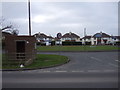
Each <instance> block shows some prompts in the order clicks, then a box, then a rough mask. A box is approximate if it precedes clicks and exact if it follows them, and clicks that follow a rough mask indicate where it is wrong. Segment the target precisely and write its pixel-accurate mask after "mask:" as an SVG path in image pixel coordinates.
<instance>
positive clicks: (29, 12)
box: [28, 0, 31, 36]
mask: <svg viewBox="0 0 120 90" xmlns="http://www.w3.org/2000/svg"><path fill="white" fill-rule="evenodd" d="M28 14H29V36H31V11H30V0H28Z"/></svg>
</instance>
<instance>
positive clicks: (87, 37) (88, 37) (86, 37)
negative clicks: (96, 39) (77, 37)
mask: <svg viewBox="0 0 120 90" xmlns="http://www.w3.org/2000/svg"><path fill="white" fill-rule="evenodd" d="M91 37H92V36H85V37H83V38H82V39H90V38H91Z"/></svg>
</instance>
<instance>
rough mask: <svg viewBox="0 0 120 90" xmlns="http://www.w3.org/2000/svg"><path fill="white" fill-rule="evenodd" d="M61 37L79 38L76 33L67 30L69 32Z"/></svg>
mask: <svg viewBox="0 0 120 90" xmlns="http://www.w3.org/2000/svg"><path fill="white" fill-rule="evenodd" d="M62 38H80V36H78V35H76V34H74V33H71V32H69V33H66V34H64V35H63V36H62Z"/></svg>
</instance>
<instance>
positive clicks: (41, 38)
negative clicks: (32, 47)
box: [34, 32, 54, 46]
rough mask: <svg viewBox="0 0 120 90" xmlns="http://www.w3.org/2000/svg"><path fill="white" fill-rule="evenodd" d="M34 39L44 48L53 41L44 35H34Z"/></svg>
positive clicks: (50, 37)
mask: <svg viewBox="0 0 120 90" xmlns="http://www.w3.org/2000/svg"><path fill="white" fill-rule="evenodd" d="M34 36H35V37H36V40H37V42H40V43H41V44H44V45H46V46H48V45H51V42H52V41H53V40H54V38H53V37H52V36H47V35H45V34H44V33H40V32H39V33H36V34H34Z"/></svg>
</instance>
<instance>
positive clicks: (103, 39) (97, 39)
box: [92, 32, 111, 45]
mask: <svg viewBox="0 0 120 90" xmlns="http://www.w3.org/2000/svg"><path fill="white" fill-rule="evenodd" d="M92 42H93V43H92V44H93V45H108V44H111V36H110V35H108V34H106V33H103V32H100V33H96V34H94V35H93V41H92Z"/></svg>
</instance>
